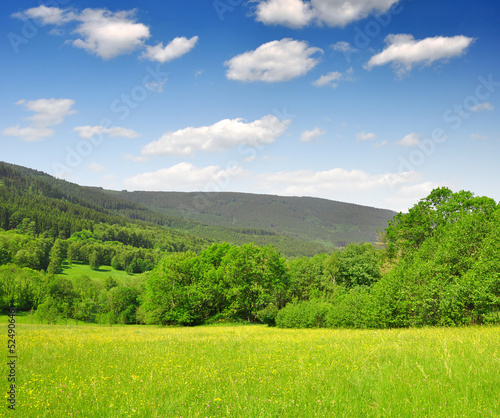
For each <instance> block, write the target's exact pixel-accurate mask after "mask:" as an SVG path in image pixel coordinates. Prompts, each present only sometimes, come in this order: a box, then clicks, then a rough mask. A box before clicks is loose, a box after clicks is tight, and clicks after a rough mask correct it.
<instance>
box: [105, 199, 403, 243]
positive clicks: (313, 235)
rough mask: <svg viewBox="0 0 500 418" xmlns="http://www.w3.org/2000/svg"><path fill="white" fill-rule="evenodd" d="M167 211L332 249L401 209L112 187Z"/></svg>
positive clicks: (370, 238)
mask: <svg viewBox="0 0 500 418" xmlns="http://www.w3.org/2000/svg"><path fill="white" fill-rule="evenodd" d="M108 193H110V194H112V195H113V196H116V197H119V198H121V199H123V200H128V201H130V202H133V203H136V204H141V205H143V206H146V207H148V208H150V209H151V210H153V211H155V212H157V213H161V214H164V215H167V216H171V217H176V218H183V219H186V220H194V221H196V222H198V223H201V224H205V225H208V226H211V227H224V228H239V229H243V230H252V229H253V230H260V231H261V233H262V231H267V232H268V233H269V234H278V235H285V236H288V237H293V238H297V239H300V240H303V241H307V242H313V243H319V244H321V245H323V246H325V247H326V248H328V249H332V248H334V247H344V246H345V245H347V244H348V243H350V242H361V241H365V242H371V243H375V242H376V241H377V230H378V229H381V230H384V229H385V228H386V227H387V224H388V221H389V220H391V219H392V218H393V217H394V216H395V215H396V213H395V212H393V211H391V210H386V209H376V208H372V207H367V206H361V205H356V204H352V203H343V202H336V201H331V200H326V199H319V198H313V197H284V196H273V195H260V194H249V193H231V192H219V193H201V192H196V193H181V192H140V191H136V192H126V191H122V192H108Z"/></svg>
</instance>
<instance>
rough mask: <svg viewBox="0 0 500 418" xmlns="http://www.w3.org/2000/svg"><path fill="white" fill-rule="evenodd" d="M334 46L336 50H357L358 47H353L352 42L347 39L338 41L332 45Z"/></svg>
mask: <svg viewBox="0 0 500 418" xmlns="http://www.w3.org/2000/svg"><path fill="white" fill-rule="evenodd" d="M332 48H333V49H334V50H335V51H341V52H351V51H356V48H353V47H351V44H350V43H349V42H345V41H339V42H336V43H335V44H333V45H332Z"/></svg>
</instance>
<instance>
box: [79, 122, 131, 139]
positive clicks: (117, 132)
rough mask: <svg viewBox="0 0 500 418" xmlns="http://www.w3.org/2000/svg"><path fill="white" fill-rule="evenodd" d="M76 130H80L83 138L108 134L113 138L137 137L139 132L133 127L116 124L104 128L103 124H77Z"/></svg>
mask: <svg viewBox="0 0 500 418" xmlns="http://www.w3.org/2000/svg"><path fill="white" fill-rule="evenodd" d="M73 130H74V131H76V132H78V135H80V137H81V138H83V139H90V138H92V137H93V136H103V135H107V136H109V137H111V138H116V137H121V138H137V137H138V136H139V134H138V133H137V132H135V131H134V130H132V129H126V128H120V127H118V126H115V127H113V128H104V127H103V126H89V125H86V126H77V127H75V128H73Z"/></svg>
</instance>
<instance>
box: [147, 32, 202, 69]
mask: <svg viewBox="0 0 500 418" xmlns="http://www.w3.org/2000/svg"><path fill="white" fill-rule="evenodd" d="M196 42H198V37H197V36H193V37H192V38H191V39H187V38H185V37H178V38H175V39H174V40H173V41H171V42H170V43H169V44H168V45H166V46H163V42H160V43H159V44H158V45H155V46H146V51H144V52H143V54H142V57H143V58H147V59H149V60H151V61H158V62H161V63H162V64H163V63H165V62H168V61H172V60H173V59H175V58H179V57H181V56H182V55H184V54H187V53H188V52H189V51H191V50H192V49H193V48H194V46H195V45H196Z"/></svg>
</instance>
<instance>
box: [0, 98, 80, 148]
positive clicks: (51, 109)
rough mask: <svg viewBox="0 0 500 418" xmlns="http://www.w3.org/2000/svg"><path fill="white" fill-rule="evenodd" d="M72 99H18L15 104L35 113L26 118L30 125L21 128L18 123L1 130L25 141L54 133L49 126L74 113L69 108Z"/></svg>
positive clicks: (72, 102) (32, 140)
mask: <svg viewBox="0 0 500 418" xmlns="http://www.w3.org/2000/svg"><path fill="white" fill-rule="evenodd" d="M74 103H75V101H74V100H71V99H54V98H52V99H38V100H24V99H23V100H19V101H17V102H16V104H17V105H23V106H24V108H25V110H30V111H32V112H34V113H35V114H34V115H33V116H30V117H29V118H27V119H28V120H30V121H31V122H32V124H31V125H29V126H27V127H23V128H21V127H20V126H19V125H16V126H11V127H9V128H6V129H4V130H3V134H4V135H8V136H17V137H20V138H21V139H22V140H24V141H26V142H34V141H40V140H42V139H44V138H49V137H51V136H53V135H54V131H53V130H52V129H50V128H49V127H50V126H54V125H59V124H61V123H62V121H63V120H64V118H65V117H66V116H68V115H71V114H73V113H75V110H73V109H71V107H72V106H73V104H74Z"/></svg>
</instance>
